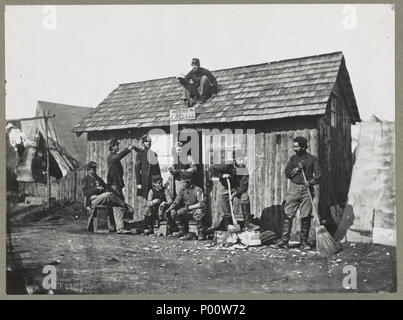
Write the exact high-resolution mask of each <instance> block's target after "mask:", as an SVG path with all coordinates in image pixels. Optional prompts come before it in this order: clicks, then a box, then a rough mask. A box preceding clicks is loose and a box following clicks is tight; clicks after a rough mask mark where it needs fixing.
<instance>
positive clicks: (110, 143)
mask: <svg viewBox="0 0 403 320" xmlns="http://www.w3.org/2000/svg"><path fill="white" fill-rule="evenodd" d="M118 145H119V140H118V139H112V140H111V141H109V147H114V146H118Z"/></svg>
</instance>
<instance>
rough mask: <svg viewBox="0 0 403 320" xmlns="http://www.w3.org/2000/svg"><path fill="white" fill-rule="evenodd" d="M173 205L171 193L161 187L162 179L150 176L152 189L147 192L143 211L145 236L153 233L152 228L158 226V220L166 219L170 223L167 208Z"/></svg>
mask: <svg viewBox="0 0 403 320" xmlns="http://www.w3.org/2000/svg"><path fill="white" fill-rule="evenodd" d="M172 203H173V199H172V196H171V193H170V192H169V190H168V188H166V187H164V186H163V185H162V177H161V176H158V175H154V176H152V188H151V189H150V191H149V192H148V197H147V204H146V208H145V210H144V216H145V217H144V220H145V222H146V229H145V230H144V234H145V235H149V234H152V233H154V230H153V229H154V228H153V227H157V226H158V222H159V220H163V219H164V218H166V219H167V220H168V222H171V212H167V211H171V210H169V207H170V206H171V204H172Z"/></svg>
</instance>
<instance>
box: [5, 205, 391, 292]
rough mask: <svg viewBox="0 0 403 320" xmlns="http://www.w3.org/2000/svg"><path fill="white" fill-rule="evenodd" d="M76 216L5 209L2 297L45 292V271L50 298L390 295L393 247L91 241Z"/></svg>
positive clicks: (101, 237) (105, 237)
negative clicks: (305, 248)
mask: <svg viewBox="0 0 403 320" xmlns="http://www.w3.org/2000/svg"><path fill="white" fill-rule="evenodd" d="M76 209H77V208H74V207H72V208H70V211H68V210H67V211H66V210H65V209H60V208H59V209H56V210H54V211H53V212H52V214H51V215H48V214H44V213H42V212H41V211H40V210H39V211H38V210H36V211H35V210H34V209H33V208H30V209H29V210H25V212H24V213H19V214H16V213H10V211H12V210H9V214H8V216H9V219H8V226H7V227H8V231H9V232H8V239H7V240H8V241H7V244H8V246H7V251H8V252H7V267H8V272H7V274H8V280H7V281H8V282H7V292H8V293H13V292H18V290H17V289H16V288H17V287H18V284H22V285H23V286H24V287H25V288H27V289H28V293H34V294H43V293H48V291H46V290H44V289H43V288H42V281H43V278H44V277H45V274H43V273H42V270H43V268H44V266H46V265H49V264H50V265H53V266H55V267H56V271H57V289H55V290H53V293H54V294H151V293H152V294H186V293H188V294H234V293H237V294H242V293H248V294H253V293H288V292H289V293H325V292H335V293H336V292H343V293H354V292H367V293H369V292H395V291H396V259H395V248H392V247H385V246H379V245H372V244H358V243H357V244H354V243H347V244H345V245H344V249H343V250H342V251H341V252H340V253H338V254H337V255H335V256H332V257H321V256H319V255H317V254H316V252H314V251H309V252H302V251H300V250H299V249H298V248H293V249H282V250H275V249H271V248H269V247H268V246H260V247H249V248H247V249H234V248H230V249H228V248H222V247H219V246H216V245H215V246H214V243H212V241H201V242H198V241H181V240H179V239H175V238H171V237H158V236H154V235H152V236H142V235H118V234H116V233H110V234H92V233H88V232H87V231H86V222H87V221H86V216H85V214H83V212H79V211H74V210H76ZM33 210H34V211H35V212H34V213H32V212H33ZM77 210H78V209H77ZM66 212H68V213H67V214H66ZM72 212H73V213H72ZM348 265H349V266H354V267H356V271H357V289H345V288H344V287H343V278H345V277H346V276H347V274H343V269H344V267H345V266H348Z"/></svg>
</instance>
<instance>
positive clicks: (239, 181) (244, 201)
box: [209, 153, 257, 230]
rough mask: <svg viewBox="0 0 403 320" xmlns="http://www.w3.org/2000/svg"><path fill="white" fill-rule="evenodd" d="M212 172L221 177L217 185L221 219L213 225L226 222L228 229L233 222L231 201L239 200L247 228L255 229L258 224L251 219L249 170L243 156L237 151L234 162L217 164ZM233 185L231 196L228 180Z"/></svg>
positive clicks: (212, 168)
mask: <svg viewBox="0 0 403 320" xmlns="http://www.w3.org/2000/svg"><path fill="white" fill-rule="evenodd" d="M209 171H210V174H211V176H213V177H217V178H219V179H220V183H219V184H218V186H217V198H218V206H219V208H220V211H221V212H219V215H220V216H219V219H218V220H217V223H216V225H215V226H213V227H218V226H219V225H220V224H221V222H222V223H223V224H224V228H225V229H226V230H227V229H228V225H230V224H232V217H231V207H230V203H229V201H234V200H235V199H236V200H237V201H238V203H239V205H240V208H241V211H242V216H243V219H244V226H245V228H247V229H254V228H256V227H257V226H256V225H254V224H253V223H252V222H251V220H252V216H251V212H250V201H249V195H248V187H249V172H248V169H247V168H246V165H245V163H244V159H243V157H242V156H241V155H240V154H238V153H236V157H235V159H234V160H233V162H232V163H228V164H215V165H212V166H211V167H210V168H209ZM227 179H229V181H230V186H231V196H232V198H231V199H230V198H229V190H228V181H227Z"/></svg>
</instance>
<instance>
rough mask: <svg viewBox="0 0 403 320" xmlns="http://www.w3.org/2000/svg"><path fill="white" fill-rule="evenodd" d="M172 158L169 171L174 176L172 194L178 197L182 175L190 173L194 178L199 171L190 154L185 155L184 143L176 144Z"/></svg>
mask: <svg viewBox="0 0 403 320" xmlns="http://www.w3.org/2000/svg"><path fill="white" fill-rule="evenodd" d="M172 158H173V161H172V163H171V165H170V166H169V168H168V170H169V172H170V173H171V175H172V184H173V186H172V190H171V192H172V193H173V194H174V195H177V194H178V191H179V189H180V187H181V182H180V173H181V172H183V171H188V172H190V173H192V178H194V173H195V172H196V171H197V166H196V163H195V161H194V160H193V158H192V156H191V155H190V154H184V150H183V142H182V141H178V142H176V144H175V154H174V155H173V157H172Z"/></svg>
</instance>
